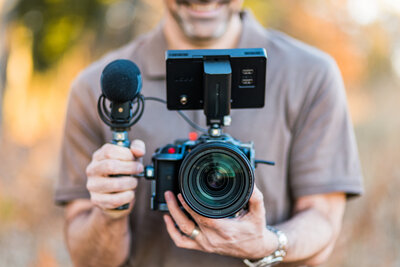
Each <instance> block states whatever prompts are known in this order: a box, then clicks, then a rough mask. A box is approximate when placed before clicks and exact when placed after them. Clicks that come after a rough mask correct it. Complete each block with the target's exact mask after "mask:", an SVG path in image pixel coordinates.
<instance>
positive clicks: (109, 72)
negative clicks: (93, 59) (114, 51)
mask: <svg viewBox="0 0 400 267" xmlns="http://www.w3.org/2000/svg"><path fill="white" fill-rule="evenodd" d="M100 82H101V91H102V92H103V94H104V95H105V97H106V98H107V99H108V100H110V101H111V102H119V103H123V102H126V101H132V100H133V99H135V97H136V96H137V95H138V94H139V93H140V90H141V89H142V77H141V75H140V70H139V68H138V66H137V65H136V64H135V63H133V62H132V61H130V60H126V59H118V60H115V61H113V62H111V63H109V64H108V65H107V66H106V67H105V68H104V70H103V72H102V74H101V81H100Z"/></svg>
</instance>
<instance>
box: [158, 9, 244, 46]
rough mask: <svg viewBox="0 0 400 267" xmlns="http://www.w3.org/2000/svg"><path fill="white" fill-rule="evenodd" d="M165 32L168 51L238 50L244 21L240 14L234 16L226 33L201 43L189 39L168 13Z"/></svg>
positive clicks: (164, 27)
mask: <svg viewBox="0 0 400 267" xmlns="http://www.w3.org/2000/svg"><path fill="white" fill-rule="evenodd" d="M163 31H164V35H165V38H166V40H167V45H168V49H229V48H236V47H237V45H238V43H239V39H240V35H241V32H242V21H241V19H240V15H239V14H236V15H234V16H232V19H231V21H230V23H229V24H228V28H227V30H226V32H225V33H224V34H223V35H222V36H221V37H219V38H216V39H213V40H210V41H204V42H201V41H197V40H192V39H189V38H188V37H187V36H186V35H185V34H184V33H183V32H182V30H181V29H180V28H179V26H178V24H177V23H176V22H175V21H174V20H173V18H172V17H171V15H170V14H168V13H167V15H166V19H165V23H164V26H163Z"/></svg>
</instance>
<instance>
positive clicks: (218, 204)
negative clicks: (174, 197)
mask: <svg viewBox="0 0 400 267" xmlns="http://www.w3.org/2000/svg"><path fill="white" fill-rule="evenodd" d="M152 159H153V164H154V177H155V180H153V181H152V199H151V207H152V209H154V210H168V208H167V205H166V203H165V199H164V192H165V191H167V190H171V191H172V192H174V193H175V194H178V193H182V196H183V198H184V199H185V201H186V203H187V204H188V205H189V206H190V207H191V209H193V210H194V211H195V212H197V213H199V214H201V215H203V216H206V217H209V218H224V217H230V216H234V215H235V214H236V213H238V212H239V211H241V210H242V209H243V208H244V207H245V205H246V204H247V202H248V200H249V198H250V196H251V193H252V191H253V186H254V167H255V165H254V148H253V143H251V142H250V143H241V142H240V141H238V140H235V139H233V138H232V137H231V136H229V135H226V134H222V135H220V136H218V137H212V136H210V135H208V134H204V135H202V136H201V137H200V138H198V139H197V140H177V141H175V142H174V144H169V145H166V146H164V147H161V148H159V149H157V151H156V152H155V153H154V155H153V157H152Z"/></svg>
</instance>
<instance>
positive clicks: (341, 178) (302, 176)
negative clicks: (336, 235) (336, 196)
mask: <svg viewBox="0 0 400 267" xmlns="http://www.w3.org/2000/svg"><path fill="white" fill-rule="evenodd" d="M307 87H308V92H307V94H306V97H305V101H304V105H303V106H302V108H301V110H300V112H299V115H298V117H297V120H296V123H295V127H294V130H293V133H292V134H293V139H292V147H291V151H290V159H289V179H290V187H291V190H292V193H293V196H294V197H295V198H298V197H301V196H305V195H312V194H323V193H331V192H345V193H346V194H347V196H354V195H358V194H361V193H362V190H363V189H362V174H361V170H360V163H359V157H358V151H357V144H356V140H355V136H354V130H353V126H352V123H351V120H350V117H349V113H348V108H347V101H346V94H345V89H344V85H343V81H342V77H341V74H340V71H339V69H338V67H337V65H336V63H335V62H334V60H333V59H329V60H324V62H322V63H321V64H319V66H318V70H316V71H315V75H314V77H313V79H312V82H310V84H309V85H308V86H307Z"/></svg>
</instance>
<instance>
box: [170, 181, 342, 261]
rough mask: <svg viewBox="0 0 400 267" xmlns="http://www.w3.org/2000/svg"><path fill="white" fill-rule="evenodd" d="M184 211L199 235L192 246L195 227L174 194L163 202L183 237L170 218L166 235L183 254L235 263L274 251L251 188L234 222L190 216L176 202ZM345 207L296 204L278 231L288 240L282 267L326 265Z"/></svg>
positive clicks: (332, 202)
mask: <svg viewBox="0 0 400 267" xmlns="http://www.w3.org/2000/svg"><path fill="white" fill-rule="evenodd" d="M178 198H179V200H180V201H181V202H182V205H183V207H184V208H185V209H186V210H187V211H188V212H189V213H190V215H191V216H192V217H193V219H194V220H195V221H196V223H197V224H198V226H199V228H200V230H201V232H200V234H199V235H198V236H197V237H196V239H195V240H192V239H190V238H189V237H188V236H189V235H190V234H191V232H192V231H193V229H194V227H195V225H194V223H193V222H192V221H190V220H189V219H188V218H187V217H186V216H185V214H184V213H183V212H182V211H181V210H180V209H179V206H178V203H177V201H176V199H175V198H174V196H173V194H170V192H169V193H167V194H166V199H167V203H168V208H169V210H170V213H171V216H172V218H173V219H174V221H175V222H176V224H177V225H178V226H179V228H180V230H181V231H182V232H183V233H185V234H186V235H182V234H181V233H180V232H179V231H178V230H177V229H176V228H175V226H174V222H173V220H172V218H171V217H170V216H168V215H166V216H165V218H164V219H165V222H166V226H167V230H168V232H169V234H170V236H171V238H172V239H173V241H174V242H175V244H176V245H177V246H179V247H182V248H188V249H196V250H201V251H205V252H209V253H218V254H222V255H228V256H233V257H238V258H249V259H260V258H262V257H265V256H268V255H270V254H271V253H272V252H274V251H275V250H276V249H277V247H278V241H277V237H276V236H275V234H273V233H272V232H270V231H268V230H267V229H266V227H265V225H266V222H265V208H264V202H263V196H262V193H261V192H260V191H259V190H258V189H257V188H255V190H254V192H253V195H252V197H251V198H250V201H249V211H248V213H247V214H246V215H245V216H243V217H241V218H236V219H219V220H215V219H209V218H205V217H203V216H200V215H199V214H197V213H195V212H194V211H192V210H191V209H190V208H189V207H188V206H187V205H186V203H185V202H184V200H183V199H182V197H181V196H178ZM344 206H345V197H344V194H343V193H332V194H322V195H314V196H306V197H301V198H299V199H298V200H297V201H296V205H295V210H294V215H293V217H292V218H291V219H290V220H288V221H287V222H285V223H283V224H280V225H277V226H276V227H277V228H279V229H280V230H282V231H283V232H284V233H285V234H286V235H287V237H288V240H289V244H288V251H287V255H286V257H285V260H284V261H285V262H296V263H303V264H308V265H317V264H321V263H322V262H323V261H325V260H326V259H327V258H328V256H329V255H330V252H331V250H332V248H333V246H334V243H335V241H336V239H337V236H338V233H339V231H340V228H341V221H342V217H343V211H344Z"/></svg>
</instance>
